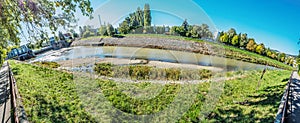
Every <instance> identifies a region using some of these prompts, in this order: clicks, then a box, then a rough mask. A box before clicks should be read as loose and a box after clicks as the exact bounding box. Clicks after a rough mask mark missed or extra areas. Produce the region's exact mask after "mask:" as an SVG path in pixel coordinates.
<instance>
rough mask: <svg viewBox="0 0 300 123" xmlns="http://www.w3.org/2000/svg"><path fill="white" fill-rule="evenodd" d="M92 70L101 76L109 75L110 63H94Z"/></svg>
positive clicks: (110, 72)
mask: <svg viewBox="0 0 300 123" xmlns="http://www.w3.org/2000/svg"><path fill="white" fill-rule="evenodd" d="M95 65H96V66H95V67H94V71H95V72H96V73H98V74H99V75H102V76H111V75H112V74H113V73H112V66H113V65H112V64H111V63H99V64H95Z"/></svg>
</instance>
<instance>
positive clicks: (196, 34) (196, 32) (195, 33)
mask: <svg viewBox="0 0 300 123" xmlns="http://www.w3.org/2000/svg"><path fill="white" fill-rule="evenodd" d="M200 32H201V27H200V26H198V25H193V28H192V30H191V36H192V37H193V38H200Z"/></svg>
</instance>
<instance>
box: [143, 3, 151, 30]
mask: <svg viewBox="0 0 300 123" xmlns="http://www.w3.org/2000/svg"><path fill="white" fill-rule="evenodd" d="M151 19H152V18H151V11H150V5H149V4H145V6H144V27H147V26H151Z"/></svg>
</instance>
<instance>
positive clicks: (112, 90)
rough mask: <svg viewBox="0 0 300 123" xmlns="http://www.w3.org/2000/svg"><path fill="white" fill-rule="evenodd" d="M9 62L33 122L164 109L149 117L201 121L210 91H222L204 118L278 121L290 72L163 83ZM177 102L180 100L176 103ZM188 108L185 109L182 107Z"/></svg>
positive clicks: (118, 117)
mask: <svg viewBox="0 0 300 123" xmlns="http://www.w3.org/2000/svg"><path fill="white" fill-rule="evenodd" d="M10 63H11V66H12V69H13V72H14V75H15V78H16V79H17V84H18V88H19V92H20V94H21V96H22V100H23V104H24V107H25V111H26V113H27V115H28V117H29V120H30V121H32V122H100V121H101V122H118V121H128V122H134V121H136V120H134V119H138V120H144V121H148V120H147V117H146V116H143V115H149V114H156V113H160V115H159V117H158V118H157V119H155V118H154V119H153V117H150V119H151V118H152V119H151V120H149V121H151V122H158V121H161V122H168V121H170V120H171V121H172V120H176V121H178V122H200V118H202V117H201V116H202V115H200V114H203V112H205V111H206V109H205V108H206V107H203V106H204V105H205V104H204V102H205V101H209V100H211V98H213V97H211V96H208V95H209V92H210V91H209V90H214V91H220V92H222V93H221V96H220V98H219V99H218V100H216V102H215V104H214V106H215V107H213V109H212V110H211V111H209V112H208V113H204V114H207V115H205V117H203V118H202V122H222V123H223V122H274V118H275V115H276V112H277V108H278V106H279V103H280V99H281V97H282V95H283V92H284V88H285V85H286V83H287V80H288V78H289V75H290V73H291V72H290V71H267V72H266V74H265V76H264V78H263V80H262V81H261V84H260V86H259V87H258V85H257V82H258V79H259V77H260V73H261V72H260V71H247V72H236V73H233V74H238V73H240V74H242V75H243V76H244V77H243V78H237V79H234V80H228V81H225V82H205V83H201V84H196V85H189V84H185V85H180V84H166V85H163V84H151V83H149V82H146V81H145V82H142V83H124V82H114V81H112V80H100V79H93V77H92V76H90V75H81V74H80V75H77V74H74V75H71V74H68V73H64V72H59V71H55V70H51V69H48V68H44V67H37V66H32V65H27V64H20V63H15V62H10ZM215 84H221V85H222V84H223V85H224V86H220V87H222V88H221V89H219V90H218V89H217V90H216V89H215V88H213V89H211V88H212V87H214V86H215ZM191 88H193V89H191ZM257 89H258V90H257ZM221 90H222V91H221ZM182 92H183V93H182ZM185 92H186V93H185ZM190 92H192V93H190ZM181 93H182V94H181ZM191 99H193V100H191ZM178 101H179V102H180V103H179V104H177V103H175V102H178ZM185 101H187V102H185ZM188 101H190V102H191V105H190V106H188V107H184V105H182V104H185V103H188ZM181 103H182V104H181ZM172 107H173V108H172ZM169 108H171V109H173V110H168V109H169ZM183 108H185V109H186V110H181V109H183ZM164 111H165V112H164ZM180 111H184V112H185V113H184V114H183V115H180V116H178V118H179V119H174V118H173V117H171V118H172V119H169V120H166V119H164V118H165V117H166V116H174V115H172V114H173V113H176V112H180ZM124 112H125V113H124ZM138 116H143V117H138ZM140 118H142V119H140ZM175 118H176V117H175Z"/></svg>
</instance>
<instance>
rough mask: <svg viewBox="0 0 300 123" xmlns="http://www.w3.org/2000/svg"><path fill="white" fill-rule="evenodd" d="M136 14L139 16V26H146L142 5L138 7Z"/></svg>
mask: <svg viewBox="0 0 300 123" xmlns="http://www.w3.org/2000/svg"><path fill="white" fill-rule="evenodd" d="M135 16H136V18H137V21H138V23H139V26H140V27H142V26H144V17H143V16H144V12H143V11H142V10H141V8H140V7H138V8H137V10H136V12H135Z"/></svg>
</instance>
